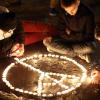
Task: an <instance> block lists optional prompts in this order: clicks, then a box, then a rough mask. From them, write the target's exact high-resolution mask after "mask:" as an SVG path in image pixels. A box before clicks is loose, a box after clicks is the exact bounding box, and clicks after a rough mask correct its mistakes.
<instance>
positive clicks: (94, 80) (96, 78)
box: [91, 69, 100, 84]
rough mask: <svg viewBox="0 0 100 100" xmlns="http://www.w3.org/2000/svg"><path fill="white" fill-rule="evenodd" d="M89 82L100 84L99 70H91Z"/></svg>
mask: <svg viewBox="0 0 100 100" xmlns="http://www.w3.org/2000/svg"><path fill="white" fill-rule="evenodd" d="M91 83H92V84H100V71H98V70H96V69H94V70H92V72H91Z"/></svg>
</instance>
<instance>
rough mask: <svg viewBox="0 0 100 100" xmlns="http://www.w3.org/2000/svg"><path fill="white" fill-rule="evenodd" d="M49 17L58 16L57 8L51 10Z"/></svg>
mask: <svg viewBox="0 0 100 100" xmlns="http://www.w3.org/2000/svg"><path fill="white" fill-rule="evenodd" d="M49 15H50V16H56V15H57V10H56V9H55V8H50V12H49Z"/></svg>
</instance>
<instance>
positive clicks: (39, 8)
mask: <svg viewBox="0 0 100 100" xmlns="http://www.w3.org/2000/svg"><path fill="white" fill-rule="evenodd" d="M5 1H6V2H5ZM7 1H8V2H7ZM11 1H12V2H11ZM14 1H16V0H14ZM83 2H84V3H85V4H86V5H88V6H89V7H90V8H91V9H92V11H93V12H94V14H95V20H96V24H100V11H99V10H100V0H83ZM0 4H1V5H4V6H6V7H8V8H9V9H10V10H12V11H14V12H16V14H17V17H18V18H20V19H21V20H33V21H34V20H35V21H36V20H37V21H46V22H47V17H48V11H49V0H44V1H43V0H22V3H21V5H20V4H15V3H14V2H13V0H0ZM25 48H26V52H25V55H26V56H27V55H30V54H31V53H35V52H43V53H44V52H47V51H46V48H45V47H44V46H43V44H42V42H39V43H35V44H32V45H30V46H27V47H25ZM92 58H93V59H95V60H98V61H100V43H99V42H97V49H96V52H95V53H94V55H93V56H92ZM12 61H13V59H12V58H10V59H8V58H2V59H0V90H1V91H3V92H7V93H12V91H11V90H10V89H9V88H8V87H7V86H6V85H5V84H4V83H3V82H2V80H1V75H2V72H3V70H4V69H5V68H6V66H7V65H8V64H10V63H11V62H12ZM87 65H88V64H87ZM13 93H14V92H13ZM3 94H4V93H3ZM3 94H2V93H1V92H0V100H45V99H44V98H37V97H31V99H29V98H30V97H29V98H28V96H26V95H20V94H18V93H17V94H16V93H15V94H16V95H18V96H20V98H17V97H16V99H14V98H15V96H14V95H13V96H11V97H14V98H12V99H11V98H9V99H8V98H6V97H5V96H4V97H3V96H2V95H3ZM21 96H23V97H24V98H21ZM2 98H4V99H2ZM25 98H26V99H25ZM46 100H100V86H98V85H90V86H83V87H81V88H80V89H79V90H77V92H75V93H71V94H69V95H66V96H61V97H55V98H49V99H48V98H46Z"/></svg>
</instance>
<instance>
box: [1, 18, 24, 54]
mask: <svg viewBox="0 0 100 100" xmlns="http://www.w3.org/2000/svg"><path fill="white" fill-rule="evenodd" d="M16 43H24V32H23V28H22V24H21V22H20V21H19V20H16V29H15V30H14V32H13V34H12V36H11V37H9V38H5V39H3V40H0V54H2V53H8V52H9V51H10V49H11V48H12V46H13V45H14V44H16Z"/></svg>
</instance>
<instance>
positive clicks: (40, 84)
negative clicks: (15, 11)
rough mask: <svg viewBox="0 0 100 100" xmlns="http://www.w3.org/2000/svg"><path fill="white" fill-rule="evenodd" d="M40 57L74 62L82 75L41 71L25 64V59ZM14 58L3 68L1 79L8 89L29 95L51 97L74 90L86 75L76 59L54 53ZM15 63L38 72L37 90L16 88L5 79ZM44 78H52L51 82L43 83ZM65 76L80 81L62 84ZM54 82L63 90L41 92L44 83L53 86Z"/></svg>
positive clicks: (85, 71)
mask: <svg viewBox="0 0 100 100" xmlns="http://www.w3.org/2000/svg"><path fill="white" fill-rule="evenodd" d="M42 57H51V58H58V59H61V60H65V61H70V62H72V63H74V64H75V65H76V66H77V67H79V68H80V69H81V70H82V76H81V78H80V77H77V76H75V75H67V74H61V73H53V72H43V71H41V70H40V69H37V68H35V67H34V66H32V65H30V64H27V63H25V62H24V61H26V60H30V59H35V58H38V59H40V58H42ZM15 60H16V63H11V64H10V65H9V66H7V68H6V69H5V70H4V72H3V74H2V80H3V82H5V83H6V85H7V86H8V87H9V88H10V89H12V90H15V91H18V92H21V93H26V94H30V95H37V96H43V97H51V96H54V95H62V94H66V93H69V92H71V91H73V90H75V89H76V88H77V87H80V85H81V84H82V82H83V81H84V80H85V79H86V77H87V70H86V69H85V68H84V66H83V65H81V64H79V63H78V62H77V61H75V60H73V59H71V58H68V57H66V56H60V55H54V54H34V55H32V56H30V57H26V58H22V59H18V58H15ZM17 63H20V64H21V65H22V66H24V67H26V68H29V69H31V70H32V71H36V72H38V73H39V74H40V77H39V79H38V84H37V92H31V91H27V90H24V89H20V88H16V87H14V86H12V84H10V82H9V81H8V80H7V75H8V72H9V71H10V69H11V68H12V67H14V66H15V64H17ZM51 75H54V76H60V77H62V78H61V80H60V81H58V80H57V79H55V78H52V77H51ZM44 78H48V79H50V80H52V83H43V79H44ZM66 78H72V79H78V80H80V82H78V83H77V84H76V85H75V86H72V87H69V86H67V85H65V84H63V82H62V81H64V80H65V79H66ZM56 84H58V85H59V86H60V87H61V88H63V89H64V90H63V91H58V92H56V94H53V93H43V92H42V90H43V86H44V85H50V86H53V85H56Z"/></svg>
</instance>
